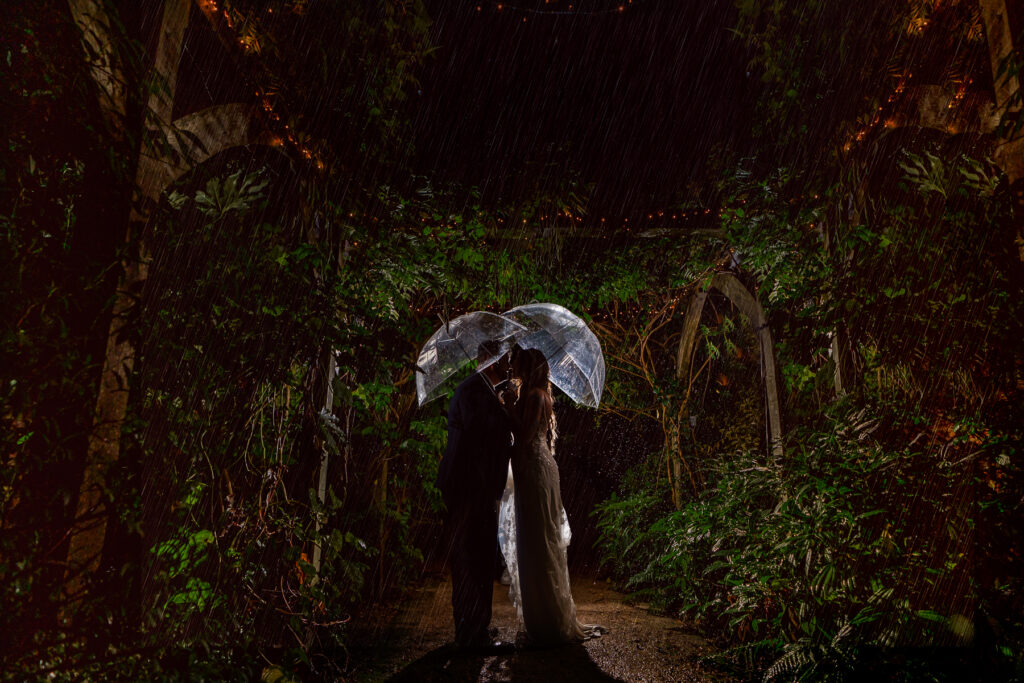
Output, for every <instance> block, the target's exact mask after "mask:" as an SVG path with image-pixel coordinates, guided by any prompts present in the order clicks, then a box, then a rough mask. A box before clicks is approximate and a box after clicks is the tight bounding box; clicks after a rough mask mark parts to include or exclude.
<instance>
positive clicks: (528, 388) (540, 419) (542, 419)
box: [514, 349, 552, 434]
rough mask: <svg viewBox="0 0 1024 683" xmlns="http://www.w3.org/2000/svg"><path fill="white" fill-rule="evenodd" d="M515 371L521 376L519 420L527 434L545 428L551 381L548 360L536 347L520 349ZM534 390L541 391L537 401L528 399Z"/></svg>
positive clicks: (548, 414) (549, 414) (549, 406)
mask: <svg viewBox="0 0 1024 683" xmlns="http://www.w3.org/2000/svg"><path fill="white" fill-rule="evenodd" d="M514 363H515V372H516V374H518V375H519V376H520V377H521V378H522V382H523V383H522V385H521V386H520V388H519V395H520V397H522V398H523V399H526V400H520V402H519V403H518V404H517V405H518V406H520V415H519V417H520V420H521V421H522V422H523V426H524V428H525V429H526V431H527V433H528V434H534V433H535V432H536V431H538V430H540V429H546V428H547V426H548V423H549V422H550V421H551V415H552V404H551V382H550V379H549V370H548V361H547V359H546V358H544V354H543V353H541V352H540V351H538V350H537V349H521V350H519V351H518V352H517V353H516V355H515V361H514ZM535 390H539V391H540V392H542V393H541V395H540V400H539V401H533V400H530V397H531V394H533V392H534V391H535Z"/></svg>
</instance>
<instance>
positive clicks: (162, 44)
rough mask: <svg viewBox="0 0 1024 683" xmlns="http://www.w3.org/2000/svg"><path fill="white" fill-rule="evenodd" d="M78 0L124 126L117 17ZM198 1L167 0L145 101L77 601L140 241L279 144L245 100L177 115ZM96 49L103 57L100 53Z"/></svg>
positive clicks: (82, 503) (115, 414) (85, 510)
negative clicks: (218, 168) (242, 150)
mask: <svg viewBox="0 0 1024 683" xmlns="http://www.w3.org/2000/svg"><path fill="white" fill-rule="evenodd" d="M69 5H70V7H71V11H72V14H73V15H74V18H75V21H76V23H77V24H78V25H79V28H80V29H81V31H82V34H83V46H84V48H85V50H86V53H87V55H90V62H91V63H93V64H94V66H93V78H94V79H95V80H96V84H97V87H98V89H99V91H100V95H99V96H100V102H101V105H103V106H104V113H105V114H106V115H107V116H108V118H109V119H111V120H113V121H117V122H119V123H120V125H121V126H122V129H121V130H122V131H123V126H124V111H125V103H124V91H125V86H124V77H123V72H121V71H120V70H118V69H116V59H115V57H116V55H115V54H114V47H113V45H114V44H115V43H114V41H113V40H112V37H111V34H110V29H109V27H110V25H111V18H110V17H109V16H107V15H106V13H105V11H104V10H103V9H102V8H101V7H100V6H99V5H98V3H96V2H95V0H69ZM191 8H192V3H191V1H190V0H166V2H165V3H164V11H163V17H162V20H161V25H160V34H159V39H158V44H157V49H156V55H155V57H154V65H153V73H154V76H155V78H156V81H157V83H156V87H155V88H154V89H153V91H152V92H151V94H150V96H149V98H148V101H147V102H146V109H145V114H144V116H145V119H144V121H143V127H144V131H145V135H144V136H143V141H142V147H141V149H140V153H139V160H138V165H137V167H136V173H135V179H134V191H133V197H132V204H131V207H130V209H129V215H128V229H127V231H126V241H127V243H128V245H129V248H128V256H127V258H126V261H125V263H124V270H123V271H122V273H121V277H120V279H119V282H118V286H117V291H116V294H115V299H114V304H113V310H112V315H111V321H110V327H109V331H108V334H107V345H106V351H105V354H104V361H103V368H102V371H101V375H100V386H99V391H98V394H97V398H96V411H95V417H94V421H93V429H92V433H91V434H90V435H89V439H88V446H87V451H86V464H85V471H84V475H83V479H82V484H81V487H80V489H79V497H78V502H77V505H76V512H75V523H74V526H73V528H72V530H71V533H70V538H69V545H68V570H67V579H66V581H65V587H64V593H65V596H66V597H68V598H69V599H72V600H73V599H76V598H77V597H80V595H81V592H82V588H83V582H84V578H85V576H86V575H88V574H92V573H93V572H95V571H96V569H97V568H98V566H99V562H100V555H101V553H102V551H103V544H104V541H105V539H106V523H107V516H108V511H107V509H106V504H105V496H104V482H105V480H106V472H107V470H108V469H109V467H110V466H111V465H112V464H113V463H114V462H115V461H116V460H117V459H118V458H119V456H120V447H121V430H122V427H123V426H124V421H125V417H126V415H127V411H128V395H129V385H130V377H131V373H132V368H133V365H134V363H135V348H134V345H133V343H132V341H131V339H130V337H129V335H128V334H126V332H127V330H126V329H125V326H126V323H127V321H128V319H129V318H130V317H131V314H132V312H133V310H134V307H135V302H136V300H137V298H138V296H139V295H140V293H141V292H142V289H143V286H144V284H145V281H146V278H147V276H148V268H149V265H148V264H149V260H150V259H149V255H148V253H147V250H146V248H145V245H144V244H143V243H142V241H141V238H140V237H141V234H142V231H143V229H144V227H145V225H146V224H147V222H148V221H149V218H150V215H151V214H152V211H153V209H154V207H155V206H156V205H157V203H158V201H159V198H160V193H161V192H163V190H164V188H165V187H167V185H168V184H170V183H171V182H173V181H174V180H176V179H177V178H179V177H181V176H182V175H183V174H185V173H186V172H188V171H189V170H191V169H192V168H194V167H195V166H196V165H198V164H199V163H202V162H203V161H205V160H206V159H208V158H210V157H211V156H213V155H214V154H217V153H219V152H221V151H223V150H225V149H229V148H231V147H237V146H241V145H246V144H253V143H256V144H266V143H268V142H272V141H271V140H269V138H268V137H267V136H266V135H265V134H264V133H263V132H262V131H261V130H258V129H257V127H256V126H255V125H254V117H253V115H252V107H251V106H249V105H246V104H227V105H219V106H214V107H209V108H207V109H205V110H203V111H200V112H197V113H194V114H190V115H188V116H184V117H182V118H180V119H179V120H177V121H173V122H172V121H171V116H172V112H173V110H174V101H175V92H176V87H177V76H178V65H179V63H180V61H181V53H182V40H183V38H184V35H185V29H186V28H187V26H188V21H189V14H190V11H191ZM96 53H99V54H100V58H98V59H96V58H92V55H94V54H96ZM112 65H113V66H112Z"/></svg>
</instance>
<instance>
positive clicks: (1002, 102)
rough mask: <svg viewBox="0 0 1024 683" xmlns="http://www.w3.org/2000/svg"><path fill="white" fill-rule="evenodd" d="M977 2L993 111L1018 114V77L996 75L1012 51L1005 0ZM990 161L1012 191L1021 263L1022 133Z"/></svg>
mask: <svg viewBox="0 0 1024 683" xmlns="http://www.w3.org/2000/svg"><path fill="white" fill-rule="evenodd" d="M979 5H980V7H981V19H982V21H983V22H984V24H985V34H986V38H987V40H988V54H989V59H990V61H991V62H992V80H993V84H994V93H993V95H994V96H995V100H996V102H995V104H996V111H997V112H999V113H1000V114H1002V115H1003V116H1005V115H1006V114H1009V113H1019V110H1015V111H1012V112H1011V111H1009V110H1008V109H1009V107H1012V106H1014V105H1015V104H1016V105H1017V106H1018V107H1019V106H1020V101H1019V99H1018V100H1017V101H1016V102H1015V101H1014V99H1015V98H1019V95H1020V79H1019V78H1018V77H1017V76H1016V75H1013V74H1011V73H1009V72H1005V73H1003V75H1002V76H1000V75H999V69H1000V67H1001V66H1002V64H1003V63H1004V62H1005V61H1006V60H1007V59H1008V58H1010V55H1011V54H1012V53H1013V51H1014V45H1013V34H1012V33H1011V30H1010V21H1009V16H1008V15H1007V7H1006V5H1007V3H1006V0H980V2H979ZM1004 110H1005V111H1004ZM993 161H995V163H996V165H997V166H999V168H1001V169H1002V170H1003V172H1004V173H1006V176H1007V178H1008V179H1009V181H1010V187H1011V188H1012V189H1013V190H1014V200H1015V201H1014V203H1015V205H1016V209H1017V215H1018V225H1017V236H1016V242H1017V252H1018V256H1019V258H1020V260H1021V261H1022V262H1024V226H1022V225H1021V224H1020V218H1019V217H1020V216H1021V215H1024V188H1021V181H1022V180H1024V135H1022V134H1020V133H1018V134H1017V137H1015V138H1011V139H1005V140H1001V141H1000V142H999V145H998V147H997V148H996V151H995V154H994V155H993Z"/></svg>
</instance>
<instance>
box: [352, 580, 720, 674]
mask: <svg viewBox="0 0 1024 683" xmlns="http://www.w3.org/2000/svg"><path fill="white" fill-rule="evenodd" d="M572 588H573V596H574V598H575V600H576V609H577V614H578V617H579V619H580V621H582V622H585V623H597V624H602V625H604V626H607V627H608V628H609V629H610V632H609V633H608V634H606V635H605V636H603V637H601V638H597V639H594V640H590V641H588V642H586V643H584V644H582V645H574V646H563V647H557V648H549V649H520V650H516V651H515V652H513V653H511V654H505V655H494V656H486V657H485V656H471V655H465V654H456V653H454V652H453V651H452V648H451V646H450V643H451V640H452V637H453V629H452V623H451V583H450V582H448V581H441V580H439V579H434V580H432V581H428V582H426V583H425V584H424V585H423V586H421V587H420V588H419V589H417V590H416V591H415V593H414V594H413V595H412V596H411V597H410V598H409V599H407V600H406V601H405V602H404V603H402V604H401V605H400V606H398V607H397V608H392V609H381V610H379V611H378V612H377V613H376V614H375V615H374V616H373V617H371V618H364V619H363V620H362V621H363V623H361V624H352V625H351V630H350V642H351V643H352V647H351V649H350V660H349V661H350V663H349V671H350V675H351V678H352V680H354V681H368V682H369V681H417V682H418V681H478V680H479V681H555V682H556V683H571V682H574V681H630V682H633V681H637V682H642V683H655V682H661V681H672V682H680V683H682V682H691V681H717V682H724V681H729V680H730V679H729V677H727V676H725V675H724V674H722V673H719V672H715V671H713V670H710V669H709V668H707V667H703V666H701V665H700V664H699V662H698V660H699V658H700V657H701V656H702V655H705V654H708V653H710V652H713V651H714V647H713V646H712V645H711V644H710V643H708V642H707V641H706V640H704V639H703V638H701V637H700V636H698V635H696V634H695V633H694V632H693V630H692V629H690V628H687V627H686V625H685V624H684V623H683V622H681V621H678V620H676V619H672V618H669V617H664V616H659V615H656V614H652V613H650V612H648V611H647V610H645V609H643V608H642V606H631V605H627V604H625V603H624V602H623V596H622V594H620V593H617V592H616V591H614V590H612V589H611V588H610V587H609V586H608V584H607V583H605V582H604V581H602V580H594V579H583V578H580V579H574V580H573V584H572ZM493 609H494V611H493V617H492V619H491V626H492V627H494V628H497V629H498V632H499V638H500V639H502V640H507V641H515V640H516V632H517V628H516V623H515V613H514V611H513V609H512V605H511V603H510V602H509V599H508V588H507V587H505V586H502V585H500V584H497V583H496V584H495V587H494V608H493ZM371 622H372V623H371Z"/></svg>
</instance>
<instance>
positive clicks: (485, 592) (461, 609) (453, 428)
mask: <svg viewBox="0 0 1024 683" xmlns="http://www.w3.org/2000/svg"><path fill="white" fill-rule="evenodd" d="M511 442H512V421H511V419H510V418H509V416H508V414H507V413H506V412H505V410H504V409H503V408H502V406H501V403H500V402H499V401H498V397H497V395H495V393H494V390H493V389H492V388H491V384H490V381H489V380H488V379H487V378H486V377H484V376H483V375H481V374H479V373H473V374H472V375H471V376H470V377H469V378H467V379H466V380H464V381H463V382H462V383H461V384H460V385H459V386H458V388H457V389H456V390H455V395H454V396H453V397H452V402H451V404H450V405H449V407H448V445H447V448H446V449H445V452H444V457H443V458H442V459H441V464H440V467H439V469H438V475H437V487H438V488H439V489H440V490H441V494H442V496H444V502H445V505H446V506H447V507H448V516H447V519H446V521H445V526H446V527H447V534H446V535H447V538H448V543H449V544H450V546H449V547H450V549H451V551H450V562H451V571H452V612H453V613H454V616H455V642H456V643H458V644H460V645H477V644H480V643H482V642H483V641H485V640H486V639H487V627H488V625H489V624H490V622H491V597H492V591H493V588H494V561H495V557H494V555H495V543H496V540H495V539H496V538H497V535H498V510H497V501H498V499H499V498H501V493H502V490H503V489H504V488H505V478H506V474H507V471H508V462H509V458H510V456H511V454H512V443H511Z"/></svg>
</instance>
